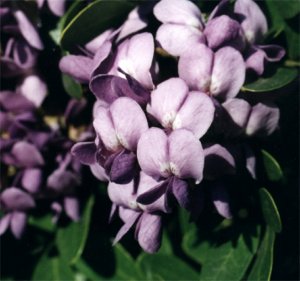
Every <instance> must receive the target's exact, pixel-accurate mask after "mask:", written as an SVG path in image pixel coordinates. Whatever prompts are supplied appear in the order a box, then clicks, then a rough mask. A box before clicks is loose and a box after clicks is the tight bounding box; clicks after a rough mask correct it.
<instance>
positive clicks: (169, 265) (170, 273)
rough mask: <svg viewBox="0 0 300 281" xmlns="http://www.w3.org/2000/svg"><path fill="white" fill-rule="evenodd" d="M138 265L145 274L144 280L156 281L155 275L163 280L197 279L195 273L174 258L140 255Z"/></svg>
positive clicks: (158, 255)
mask: <svg viewBox="0 0 300 281" xmlns="http://www.w3.org/2000/svg"><path fill="white" fill-rule="evenodd" d="M138 264H139V266H140V268H141V269H142V271H143V272H144V273H145V276H146V280H157V278H156V277H155V276H156V275H157V277H160V278H162V279H165V280H198V279H199V276H198V273H197V272H196V271H194V270H193V269H192V268H191V267H189V266H188V265H187V264H186V263H185V262H184V261H182V260H181V259H179V258H177V257H175V256H169V255H165V254H153V255H149V254H142V255H141V256H140V257H139V258H138Z"/></svg>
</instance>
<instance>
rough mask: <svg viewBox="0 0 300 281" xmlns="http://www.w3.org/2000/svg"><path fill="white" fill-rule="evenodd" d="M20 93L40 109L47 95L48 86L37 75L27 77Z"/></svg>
mask: <svg viewBox="0 0 300 281" xmlns="http://www.w3.org/2000/svg"><path fill="white" fill-rule="evenodd" d="M19 90H20V93H21V94H22V95H23V96H25V97H26V98H27V99H28V100H29V101H31V102H32V103H33V104H34V105H35V106H36V107H40V106H41V105H42V103H43V101H44V99H45V98H46V95H47V92H48V91H47V86H46V84H45V82H44V81H43V80H41V78H40V77H39V76H37V75H29V76H27V77H26V78H25V79H24V80H23V82H22V85H21V86H20V88H19Z"/></svg>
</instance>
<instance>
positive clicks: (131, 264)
mask: <svg viewBox="0 0 300 281" xmlns="http://www.w3.org/2000/svg"><path fill="white" fill-rule="evenodd" d="M114 252H115V258H116V276H115V277H114V279H120V278H121V279H122V280H142V279H144V276H143V275H142V273H141V271H140V268H139V267H138V266H137V265H136V263H135V261H134V260H133V259H132V257H131V256H130V254H129V253H128V252H127V251H126V250H125V249H124V248H123V247H122V246H121V245H120V244H117V245H116V246H115V247H114Z"/></svg>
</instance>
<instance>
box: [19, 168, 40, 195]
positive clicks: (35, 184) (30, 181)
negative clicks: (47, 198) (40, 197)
mask: <svg viewBox="0 0 300 281" xmlns="http://www.w3.org/2000/svg"><path fill="white" fill-rule="evenodd" d="M42 181H43V173H42V170H41V169H38V168H28V169H25V171H24V174H23V176H22V186H23V187H24V188H25V189H26V190H27V191H28V192H30V193H35V192H38V191H39V189H40V187H41V184H42Z"/></svg>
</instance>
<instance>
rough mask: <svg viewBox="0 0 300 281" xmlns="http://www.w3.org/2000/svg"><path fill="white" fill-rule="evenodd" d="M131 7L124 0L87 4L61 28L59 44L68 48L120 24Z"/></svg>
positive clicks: (100, 0) (83, 42) (101, 0)
mask: <svg viewBox="0 0 300 281" xmlns="http://www.w3.org/2000/svg"><path fill="white" fill-rule="evenodd" d="M133 7H134V5H132V4H130V3H129V2H127V1H124V0H115V1H103V0H98V1H95V2H93V3H91V4H89V5H88V6H87V7H86V8H84V9H83V10H81V11H80V12H79V13H78V14H77V15H76V16H75V17H74V18H73V19H72V20H71V21H70V23H69V24H68V25H67V26H66V28H65V29H64V30H63V32H62V35H61V39H60V43H61V46H62V47H63V48H64V49H66V50H70V49H72V48H74V47H75V46H78V45H82V44H85V43H87V42H88V41H90V40H92V39H93V38H94V37H96V36H97V35H99V34H101V33H102V32H103V31H105V30H106V29H108V28H113V27H116V26H118V25H120V24H121V23H122V22H123V21H124V19H125V18H126V16H127V15H128V13H129V11H130V10H132V8H133ZM78 34H80V36H78Z"/></svg>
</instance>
